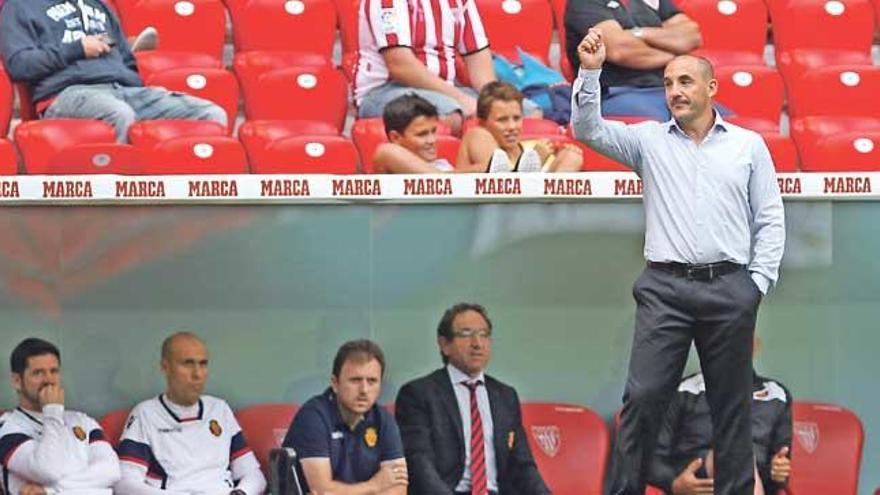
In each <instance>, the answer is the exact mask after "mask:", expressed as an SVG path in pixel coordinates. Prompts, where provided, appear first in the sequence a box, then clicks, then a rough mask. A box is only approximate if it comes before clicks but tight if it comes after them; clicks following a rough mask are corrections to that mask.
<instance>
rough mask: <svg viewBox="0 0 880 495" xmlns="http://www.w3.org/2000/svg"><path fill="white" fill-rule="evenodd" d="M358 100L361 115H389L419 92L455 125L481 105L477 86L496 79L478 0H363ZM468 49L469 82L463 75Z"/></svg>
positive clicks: (356, 86) (356, 90)
mask: <svg viewBox="0 0 880 495" xmlns="http://www.w3.org/2000/svg"><path fill="white" fill-rule="evenodd" d="M358 37H359V40H358V42H359V47H360V49H359V51H358V60H357V63H356V68H355V78H354V81H355V86H354V88H355V101H356V102H357V105H358V115H359V117H378V116H380V115H382V109H383V108H384V107H385V104H386V103H388V102H389V101H391V100H393V99H394V98H396V97H398V96H400V95H402V94H406V93H416V94H418V95H419V96H421V97H423V98H425V99H427V100H428V101H430V102H431V103H433V104H434V105H435V106H436V107H437V109H438V111H439V113H440V115H441V116H442V117H443V119H444V120H445V121H446V123H447V124H449V125H450V127H452V129H453V131H454V132H458V130H459V129H460V126H461V122H462V118H463V117H464V118H466V117H469V116H471V115H473V114H474V113H475V112H476V105H477V102H476V91H478V90H479V89H480V88H482V87H483V85H484V84H486V83H488V82H490V81H494V80H495V71H494V69H493V67H492V53H491V52H490V50H489V40H488V38H487V37H486V31H485V30H484V29H483V22H482V20H481V19H480V13H479V12H478V11H477V6H476V3H475V1H474V0H363V1H362V2H361V4H360V9H359V12H358ZM458 57H462V59H463V61H464V66H465V67H466V68H467V73H468V75H469V78H470V81H469V86H464V85H462V80H461V78H458V77H456V76H457V71H456V59H457V58H458Z"/></svg>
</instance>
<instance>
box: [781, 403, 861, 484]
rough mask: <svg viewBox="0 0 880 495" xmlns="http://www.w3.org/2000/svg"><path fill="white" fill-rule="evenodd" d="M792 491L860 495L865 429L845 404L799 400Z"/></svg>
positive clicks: (797, 404)
mask: <svg viewBox="0 0 880 495" xmlns="http://www.w3.org/2000/svg"><path fill="white" fill-rule="evenodd" d="M792 413H793V420H794V432H793V437H794V438H793V439H792V452H791V463H792V466H791V471H792V475H791V479H790V480H789V484H788V491H789V492H790V493H792V494H794V495H828V494H831V493H833V494H835V495H856V489H857V487H858V480H859V466H860V463H861V459H862V445H863V443H864V430H863V429H862V422H861V421H859V418H858V417H857V416H856V415H855V414H853V413H852V412H851V411H848V410H846V409H844V408H842V407H838V406H834V405H831V404H821V403H816V402H804V401H795V402H794V408H793V411H792Z"/></svg>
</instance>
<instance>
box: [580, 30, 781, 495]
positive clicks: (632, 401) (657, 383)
mask: <svg viewBox="0 0 880 495" xmlns="http://www.w3.org/2000/svg"><path fill="white" fill-rule="evenodd" d="M577 52H578V57H579V59H580V71H579V73H578V77H577V79H576V80H575V82H574V86H573V88H572V99H573V102H572V127H573V129H574V135H575V137H577V139H579V140H581V141H583V142H584V143H586V144H587V145H588V146H590V147H591V148H593V149H595V150H596V151H598V152H600V153H602V154H604V155H607V156H609V157H611V158H613V159H615V160H618V161H620V162H621V163H624V164H627V165H629V166H630V167H632V169H633V171H635V172H636V173H637V174H638V175H639V176H640V177H641V179H642V181H643V184H644V195H643V201H644V205H645V223H646V230H645V258H646V259H647V267H646V268H645V270H644V271H643V272H642V275H641V276H640V277H639V279H638V280H637V281H636V283H635V285H634V286H633V295H634V297H635V299H636V323H635V333H634V336H633V345H632V350H631V354H630V361H629V375H628V377H627V382H626V388H625V390H624V394H623V411H622V413H621V417H620V428H619V430H618V438H617V442H616V444H615V459H614V475H613V482H612V490H611V493H612V494H614V495H642V494H643V493H644V491H645V477H646V474H647V470H648V466H649V463H650V459H651V456H652V454H653V452H654V446H655V444H656V442H657V434H658V431H659V428H660V424H661V422H662V420H663V417H664V413H665V412H666V406H667V404H668V403H669V400H670V398H671V397H672V394H673V392H674V391H675V389H676V386H677V385H678V380H679V377H680V376H681V374H682V371H683V370H684V365H685V362H686V361H687V355H688V351H689V350H690V346H691V342H694V344H695V345H696V348H697V353H698V354H699V356H700V364H701V367H702V371H703V375H704V378H705V384H706V399H707V401H708V403H709V410H710V412H711V417H712V429H713V440H712V445H713V446H714V449H715V450H714V452H715V487H714V493H715V495H752V492H753V489H754V488H753V487H754V483H755V481H754V463H755V460H754V454H753V452H752V433H751V423H750V417H751V410H750V407H751V396H752V366H751V363H752V339H753V337H754V330H755V320H756V318H757V314H758V305H759V303H760V302H761V298H762V297H763V296H764V294H766V293H767V291H768V290H769V289H770V287H772V286H773V285H774V284H775V283H776V280H777V278H778V277H779V263H780V261H781V260H782V252H783V248H784V244H785V218H784V212H783V207H782V199H781V197H780V194H779V187H778V186H777V182H776V172H775V170H774V167H773V161H772V160H771V158H770V153H769V152H768V151H767V145H766V144H765V143H764V140H763V139H762V138H761V136H760V135H758V134H756V133H755V132H752V131H750V130H747V129H743V128H741V127H738V126H735V125H733V124H730V123H729V122H726V121H724V120H723V119H722V118H721V116H720V115H719V114H718V112H717V111H716V110H715V109H714V108H713V104H712V99H713V97H714V96H715V93H716V92H717V90H718V81H717V80H716V79H715V78H714V74H713V69H712V64H711V63H710V62H709V61H708V60H706V59H704V58H698V57H693V56H688V55H683V56H679V57H675V58H674V59H672V61H671V62H669V63H668V64H667V65H666V69H665V71H664V74H663V84H664V87H665V91H666V104H667V105H668V106H669V109H670V112H671V113H672V119H670V120H669V121H667V122H662V123H661V122H643V123H640V124H635V125H631V126H627V125H624V124H622V123H620V122H610V121H606V120H604V119H603V118H602V116H601V115H600V110H599V108H600V99H601V91H600V88H599V75H600V73H601V72H602V71H601V67H602V63H603V62H604V60H605V52H606V48H605V43H604V41H603V38H602V32H601V31H600V30H597V29H590V31H589V33H588V34H587V35H586V36H585V37H584V39H583V41H581V43H580V45H579V46H578V49H577Z"/></svg>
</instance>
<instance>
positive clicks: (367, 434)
mask: <svg viewBox="0 0 880 495" xmlns="http://www.w3.org/2000/svg"><path fill="white" fill-rule="evenodd" d="M378 442H379V433H378V432H376V429H375V428H373V427H372V426H371V427H369V428H367V429H366V430H365V431H364V443H366V444H367V447H369V448H371V449H372V448H373V447H375V446H376V444H377V443H378Z"/></svg>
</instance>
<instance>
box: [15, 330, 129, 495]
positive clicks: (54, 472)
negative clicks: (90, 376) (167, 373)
mask: <svg viewBox="0 0 880 495" xmlns="http://www.w3.org/2000/svg"><path fill="white" fill-rule="evenodd" d="M9 361H10V365H11V366H10V367H11V368H12V386H13V387H14V388H15V391H16V392H17V393H18V407H16V408H15V409H14V410H12V411H10V412H8V413H7V414H5V415H4V416H3V419H2V422H3V424H2V426H0V462H2V474H3V486H5V487H6V490H7V493H14V494H16V495H18V494H26V495H46V494H50V493H72V492H76V493H89V494H90V495H102V494H106V495H110V494H111V493H112V490H111V487H112V486H113V483H115V482H116V480H118V479H119V460H118V459H117V457H116V453H114V452H113V448H112V447H111V446H110V444H109V443H107V441H106V440H105V439H104V432H103V431H102V430H101V427H100V426H99V425H98V423H97V422H96V421H95V420H94V419H92V418H90V417H89V416H87V415H85V414H83V413H81V412H77V411H70V410H65V409H64V389H62V388H61V353H60V352H59V351H58V348H57V347H55V346H54V345H53V344H51V343H49V342H46V341H45V340H42V339H37V338H28V339H25V340H23V341H22V342H21V343H20V344H18V345H17V346H16V347H15V349H14V350H13V351H12V356H11V357H10V359H9Z"/></svg>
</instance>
